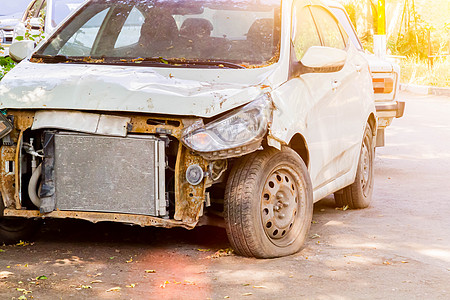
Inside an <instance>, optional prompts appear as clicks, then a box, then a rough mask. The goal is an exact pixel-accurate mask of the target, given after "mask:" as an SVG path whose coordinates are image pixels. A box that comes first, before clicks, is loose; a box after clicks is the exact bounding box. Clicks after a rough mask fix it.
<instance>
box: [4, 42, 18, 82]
mask: <svg viewBox="0 0 450 300" xmlns="http://www.w3.org/2000/svg"><path fill="white" fill-rule="evenodd" d="M0 49H3V48H1V47H0ZM15 65H16V63H15V62H14V61H13V60H12V59H11V58H9V57H3V56H0V80H1V79H2V78H3V76H5V74H6V73H8V72H9V71H10V70H11V69H12V68H14V66H15Z"/></svg>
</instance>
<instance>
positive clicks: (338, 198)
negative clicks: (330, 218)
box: [334, 125, 375, 209]
mask: <svg viewBox="0 0 450 300" xmlns="http://www.w3.org/2000/svg"><path fill="white" fill-rule="evenodd" d="M374 157H375V148H374V146H373V134H372V130H371V128H370V126H369V125H367V126H366V129H365V131H364V138H363V142H362V145H361V152H360V155H359V161H358V167H357V170H356V178H355V182H353V183H352V184H351V185H349V186H347V187H345V188H343V189H342V190H340V191H338V192H336V193H334V199H335V202H336V205H337V206H338V207H343V206H346V205H347V206H348V207H349V208H352V209H358V208H366V207H368V206H369V204H370V201H371V199H372V192H373V182H374V167H373V163H374Z"/></svg>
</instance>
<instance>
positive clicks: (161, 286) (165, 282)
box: [159, 280, 170, 289]
mask: <svg viewBox="0 0 450 300" xmlns="http://www.w3.org/2000/svg"><path fill="white" fill-rule="evenodd" d="M169 283H170V282H169V281H167V280H166V281H164V282H163V283H162V284H161V285H160V286H159V287H160V288H163V289H165V288H166V284H169Z"/></svg>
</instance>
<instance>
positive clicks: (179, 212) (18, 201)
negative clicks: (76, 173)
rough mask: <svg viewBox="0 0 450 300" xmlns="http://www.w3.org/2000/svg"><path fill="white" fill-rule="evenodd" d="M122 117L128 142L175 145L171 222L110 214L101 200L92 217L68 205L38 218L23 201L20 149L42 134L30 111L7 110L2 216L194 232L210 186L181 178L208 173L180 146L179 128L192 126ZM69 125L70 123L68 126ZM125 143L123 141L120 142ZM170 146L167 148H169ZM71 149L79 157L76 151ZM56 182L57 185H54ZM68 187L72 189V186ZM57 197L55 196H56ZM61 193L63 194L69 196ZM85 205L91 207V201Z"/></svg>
mask: <svg viewBox="0 0 450 300" xmlns="http://www.w3.org/2000/svg"><path fill="white" fill-rule="evenodd" d="M55 113H57V114H62V115H61V116H62V117H65V116H70V114H65V113H66V112H64V111H55ZM111 115H113V114H110V113H108V116H111ZM123 115H126V117H129V120H130V121H129V123H128V129H127V131H128V135H129V136H135V135H140V136H149V137H150V136H154V137H156V138H158V141H161V140H169V139H170V140H171V142H170V143H171V144H173V145H174V146H173V149H172V150H173V151H172V150H171V154H170V155H172V156H171V157H173V160H172V162H171V165H170V170H171V171H168V172H171V173H170V174H173V178H174V179H173V180H174V184H173V187H172V188H171V191H170V194H171V197H172V198H171V200H172V204H171V213H170V216H169V215H167V216H161V214H160V216H161V217H158V214H156V213H148V214H147V215H146V214H145V213H137V212H136V211H135V210H123V211H120V210H117V209H115V210H114V209H112V208H111V206H108V201H104V200H102V197H97V200H98V201H100V202H102V201H103V206H102V207H101V209H97V210H96V211H95V210H92V209H90V208H91V207H93V205H90V206H89V207H88V209H85V210H84V211H83V210H79V209H76V208H74V209H71V207H67V205H66V207H63V208H61V209H59V207H58V205H57V206H56V209H54V210H51V211H49V212H42V211H40V210H39V208H36V207H35V206H33V205H31V203H30V201H29V200H27V199H26V198H27V197H26V195H28V193H27V194H26V195H25V193H26V188H25V187H24V185H25V184H26V183H27V182H28V178H29V176H30V175H29V174H28V173H27V174H28V175H24V174H25V173H26V170H27V168H29V166H28V167H27V163H25V164H24V163H23V162H24V158H25V157H26V156H27V155H28V154H27V153H25V151H24V147H23V145H24V144H26V143H27V142H28V141H29V140H30V137H34V138H35V141H37V140H38V139H37V137H38V134H39V132H40V131H42V129H41V128H40V129H37V130H34V129H32V126H33V123H35V118H36V111H29V110H8V112H7V116H8V117H10V119H12V120H13V123H14V129H13V131H12V132H11V133H10V141H9V144H6V142H5V140H4V141H3V144H2V145H1V148H0V190H1V194H2V199H1V200H0V201H3V202H4V205H5V208H6V209H5V210H4V211H3V214H4V216H9V217H23V218H47V217H49V218H75V219H84V220H88V221H91V222H94V223H96V222H101V221H113V222H123V223H128V224H135V225H140V226H157V227H166V228H170V227H184V228H187V229H192V228H193V227H195V226H196V225H197V223H198V221H199V217H200V216H202V214H203V208H204V205H205V198H206V191H205V189H206V187H207V184H208V183H207V178H206V177H205V178H204V179H203V180H202V182H200V183H199V184H197V185H195V186H193V185H191V184H189V183H188V182H187V180H186V175H185V174H186V170H187V168H188V167H189V166H191V165H194V164H195V165H198V166H200V167H201V168H202V169H203V171H204V172H206V171H207V168H208V161H206V160H205V159H204V158H202V157H201V156H199V155H196V154H194V153H192V152H191V151H190V150H189V149H187V148H186V147H184V146H183V145H182V143H181V142H179V140H180V136H181V131H182V129H183V127H184V126H185V125H186V124H187V123H189V122H192V120H190V119H170V118H163V117H158V116H149V115H142V114H122V116H123ZM100 117H101V116H100ZM67 123H70V122H69V121H68V122H67ZM45 130H47V129H45ZM50 130H52V128H50ZM53 130H54V131H55V132H59V130H60V129H53ZM72 135H75V136H76V137H78V136H79V134H77V133H74V134H72ZM83 136H87V137H93V138H95V139H98V137H100V136H101V135H95V134H87V135H86V134H85V135H83ZM114 139H117V140H119V139H121V138H120V137H117V138H114ZM123 139H127V138H125V137H124V138H123ZM177 141H178V142H177ZM35 143H36V142H35ZM170 143H169V142H168V144H170ZM151 145H153V144H151ZM155 145H156V144H155ZM162 147H164V146H162ZM73 148H74V149H75V150H76V151H78V150H77V149H76V147H73ZM36 150H38V149H36ZM75 150H74V151H75ZM60 151H62V150H60ZM65 151H66V150H65ZM67 151H68V150H67ZM44 152H45V151H44ZM129 152H130V155H134V156H137V155H140V154H139V153H141V152H142V151H141V149H140V148H139V147H137V148H136V147H135V148H134V149H132V151H129ZM155 153H156V152H155ZM161 153H164V152H161ZM56 154H58V153H56ZM125 154H126V151H122V153H121V155H122V156H124V155H125ZM144 154H145V153H144ZM144 154H143V155H142V157H139V158H136V159H141V160H145V159H149V157H148V156H149V155H144ZM65 155H67V157H70V155H71V154H70V152H68V153H66V154H65ZM167 155H169V154H167ZM73 156H75V153H73ZM151 156H152V157H150V158H155V155H151ZM55 157H58V156H55ZM92 159H93V156H92V155H87V156H86V161H84V162H83V163H87V162H88V161H89V160H92ZM118 159H120V157H118ZM162 159H164V158H162ZM98 161H101V160H98ZM96 162H97V161H96ZM28 164H29V162H28ZM93 166H95V164H93ZM117 169H118V171H119V172H120V171H121V170H120V169H121V168H117ZM97 170H100V168H97ZM141 171H142V170H141ZM27 176H28V177H27ZM56 176H58V175H56ZM80 176H81V175H80ZM100 176H101V175H100ZM22 177H23V178H22ZM103 181H105V180H101V182H102V183H103ZM55 182H57V183H58V181H57V180H56V181H55ZM136 184H138V183H136ZM71 185H72V186H73V184H71ZM64 187H65V188H69V189H71V191H76V190H77V189H80V187H77V189H72V188H71V186H70V185H67V186H64ZM127 189H133V186H126V187H124V188H123V189H122V190H121V191H120V192H123V193H127V195H130V197H132V196H133V195H132V194H130V193H128V191H127ZM101 191H102V189H99V190H97V192H101ZM56 192H58V191H57V190H56ZM65 193H67V191H66V192H65ZM91 194H93V193H91ZM154 194H155V193H154ZM71 196H73V197H75V198H74V199H69V200H70V201H66V204H67V203H69V204H70V203H71V202H73V201H75V202H77V201H78V200H77V199H76V195H73V194H72V195H71ZM85 196H86V195H85ZM163 196H164V195H162V197H163ZM85 198H86V197H85ZM137 198H139V197H137ZM72 200H73V201H72ZM88 200H89V201H93V200H92V199H88ZM131 200H132V201H131ZM131 200H130V203H134V205H135V206H136V208H138V210H140V209H142V208H140V207H137V206H138V205H139V199H131ZM24 201H25V202H24ZM110 203H112V202H110ZM60 204H61V203H60ZM0 213H1V212H0Z"/></svg>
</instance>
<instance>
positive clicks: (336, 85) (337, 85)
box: [331, 80, 341, 91]
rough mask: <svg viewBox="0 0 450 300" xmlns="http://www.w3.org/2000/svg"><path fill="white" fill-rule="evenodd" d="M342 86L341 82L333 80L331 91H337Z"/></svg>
mask: <svg viewBox="0 0 450 300" xmlns="http://www.w3.org/2000/svg"><path fill="white" fill-rule="evenodd" d="M340 86H341V82H340V81H339V80H333V82H332V83H331V89H332V90H333V91H335V90H337V88H338V87H340Z"/></svg>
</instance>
